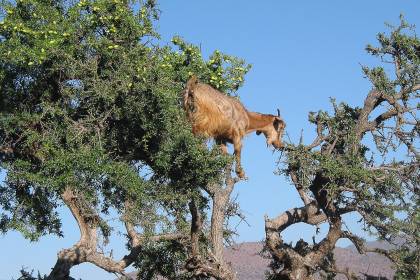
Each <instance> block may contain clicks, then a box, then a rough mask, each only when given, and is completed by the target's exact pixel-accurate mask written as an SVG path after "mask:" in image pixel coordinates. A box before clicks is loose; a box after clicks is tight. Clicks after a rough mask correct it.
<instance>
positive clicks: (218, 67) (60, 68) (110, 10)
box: [0, 0, 250, 240]
mask: <svg viewBox="0 0 420 280" xmlns="http://www.w3.org/2000/svg"><path fill="white" fill-rule="evenodd" d="M0 11H3V12H4V13H5V15H4V17H3V18H2V19H1V23H0V54H1V55H0V160H1V161H0V168H2V169H5V170H6V171H7V178H6V182H5V183H4V184H3V185H1V187H0V207H1V208H2V213H1V220H0V230H1V231H2V232H6V231H8V230H18V231H20V232H22V233H23V234H24V236H25V237H27V238H29V239H31V240H37V239H38V238H39V237H40V236H42V235H45V234H49V233H53V234H57V235H60V236H61V235H62V232H61V222H60V217H59V215H58V213H57V208H58V207H59V206H60V205H61V204H62V202H61V194H62V192H63V191H64V189H65V188H67V187H71V188H72V190H73V191H74V192H75V193H76V194H78V195H80V196H81V197H83V199H84V201H85V203H87V205H88V208H89V207H93V209H94V210H95V211H97V212H98V213H100V212H101V213H103V214H104V215H106V214H108V213H109V209H110V208H114V209H115V210H116V211H117V212H118V213H124V211H125V210H127V209H125V208H124V202H125V201H126V200H130V201H132V202H134V203H133V205H132V207H131V208H130V211H131V213H130V216H131V219H132V220H133V221H134V222H135V223H136V224H137V225H140V226H141V227H142V229H143V230H144V232H147V233H153V232H155V231H158V232H162V231H170V230H173V229H174V227H175V226H174V225H173V219H174V216H176V215H179V214H180V213H181V215H184V216H185V215H186V213H187V211H186V209H187V203H188V201H189V199H190V197H192V196H195V197H199V196H200V191H199V187H202V186H205V185H207V184H208V183H209V182H214V181H217V180H219V174H220V171H221V170H222V169H223V168H224V167H225V165H226V164H227V163H228V162H229V160H230V159H228V158H226V157H224V156H221V155H220V154H219V152H218V151H217V150H208V149H207V148H206V147H205V146H204V145H203V143H202V139H197V138H196V137H194V136H193V135H192V133H191V129H190V127H189V124H188V123H187V121H186V119H185V116H184V115H185V114H184V112H183V110H182V107H181V106H180V93H181V91H182V89H183V87H184V84H185V82H186V81H187V79H188V78H189V77H190V76H191V75H192V74H196V75H197V76H198V77H200V79H202V80H203V81H204V82H209V83H210V84H212V85H214V86H215V87H216V88H219V89H220V90H223V91H224V92H226V93H228V94H234V92H235V91H236V90H237V89H238V88H239V87H240V86H241V85H242V84H243V81H244V77H243V76H244V75H245V74H246V72H247V71H248V70H249V69H250V66H249V65H247V64H245V62H244V61H243V60H241V59H238V58H235V57H232V56H228V55H225V54H222V53H221V52H219V51H215V52H214V53H213V54H212V55H211V56H210V58H209V59H208V60H206V59H204V58H203V57H202V56H201V53H200V51H199V48H198V47H196V46H193V45H191V44H188V43H186V42H184V41H183V40H182V39H181V38H179V37H175V38H174V40H173V43H174V45H173V46H172V47H170V46H164V47H157V46H155V45H154V44H152V42H154V41H156V40H159V36H158V34H157V33H156V31H155V30H154V21H155V20H157V19H158V14H159V12H158V10H157V7H156V4H155V2H154V1H153V0H148V1H126V0H81V1H80V2H73V1H60V0H19V1H17V2H14V1H3V2H1V3H0ZM197 170H199V172H197ZM203 207H206V205H203ZM126 214H127V213H126ZM99 224H100V226H101V228H102V230H103V232H104V235H105V236H107V235H109V234H110V232H109V231H110V230H111V229H110V228H109V227H108V226H107V223H106V222H105V219H104V220H102V221H100V222H99ZM179 224H181V223H179ZM179 224H178V226H179ZM184 226H185V225H184Z"/></svg>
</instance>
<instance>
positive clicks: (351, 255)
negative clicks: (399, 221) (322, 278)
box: [225, 242, 395, 280]
mask: <svg viewBox="0 0 420 280" xmlns="http://www.w3.org/2000/svg"><path fill="white" fill-rule="evenodd" d="M367 246H368V247H371V248H383V249H387V248H389V246H388V245H387V244H386V243H384V242H368V243H367ZM262 248H263V244H262V243H260V242H246V243H241V244H237V245H235V246H232V247H230V248H228V249H226V255H225V256H226V260H227V261H228V262H230V263H231V264H232V267H233V269H234V270H235V271H236V273H237V275H238V279H239V280H257V279H258V280H260V279H264V273H265V271H266V270H268V264H269V262H270V261H269V260H268V259H264V258H263V257H261V256H260V254H259V252H261V250H262ZM334 255H335V258H336V263H337V266H338V268H346V267H348V268H349V269H350V271H352V272H354V273H357V274H358V275H359V276H361V277H362V276H364V275H370V276H376V277H378V279H379V277H382V278H380V279H381V280H385V279H389V280H390V279H392V278H393V277H394V272H395V271H394V270H393V269H392V263H391V262H390V261H389V260H388V259H387V258H385V257H384V256H381V255H378V254H375V253H368V254H366V255H360V254H359V253H358V252H357V250H356V248H354V247H353V246H350V247H347V248H336V249H335V250H334ZM336 279H337V280H341V279H346V278H345V277H344V276H337V277H336ZM362 279H363V277H362Z"/></svg>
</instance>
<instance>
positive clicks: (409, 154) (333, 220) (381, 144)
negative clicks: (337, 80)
mask: <svg viewBox="0 0 420 280" xmlns="http://www.w3.org/2000/svg"><path fill="white" fill-rule="evenodd" d="M389 27H390V28H391V31H390V33H389V34H384V33H380V34H378V36H377V39H378V41H379V44H378V46H371V45H368V46H367V47H366V50H367V52H368V53H370V54H372V55H374V56H376V57H378V58H379V59H380V60H381V61H382V62H383V63H384V64H385V68H383V67H375V68H368V67H363V72H364V74H365V75H366V77H367V78H368V79H369V80H370V81H371V83H372V90H370V92H369V93H368V94H367V96H366V98H365V100H364V103H363V105H362V106H361V107H351V106H349V105H348V104H345V103H340V104H337V103H336V102H335V100H332V105H333V110H332V112H327V111H318V112H317V113H310V114H309V121H310V122H311V123H312V124H314V125H315V127H316V134H317V136H316V138H315V139H314V140H313V142H312V143H311V144H304V143H303V140H301V142H300V143H298V144H289V145H288V147H287V148H286V149H285V151H284V153H283V157H282V158H281V159H282V161H283V162H282V167H281V168H280V172H281V173H282V174H284V175H286V176H288V178H290V181H291V183H292V185H293V186H294V187H295V188H296V191H297V192H298V193H299V195H300V198H301V200H302V203H303V206H301V207H297V208H293V209H290V210H287V211H285V212H284V213H282V214H281V215H279V216H277V217H275V218H272V219H268V218H266V222H265V231H266V248H267V250H268V252H269V253H270V254H271V256H272V262H271V272H270V274H269V276H268V278H269V279H273V280H274V279H293V280H303V279H314V275H315V274H316V273H321V275H325V277H333V276H334V275H335V274H338V273H340V274H344V275H345V276H347V278H348V279H353V278H356V277H357V275H354V274H352V273H351V272H349V271H348V270H346V269H339V268H338V267H336V265H335V263H334V255H333V249H334V248H335V245H336V242H337V241H338V240H339V239H341V238H345V239H348V240H350V241H351V242H352V243H353V244H354V245H355V247H356V248H357V250H358V251H359V253H361V254H364V253H365V252H368V251H372V250H371V249H367V248H365V246H364V241H363V239H362V238H360V237H358V236H357V235H355V234H354V233H352V232H351V231H350V230H349V229H348V228H347V227H346V226H345V220H344V218H343V215H344V214H347V213H356V214H353V217H354V216H359V217H360V221H359V222H360V225H361V226H362V227H363V229H364V230H365V231H368V232H370V233H371V234H375V235H376V236H378V237H379V238H380V239H383V240H387V241H389V242H391V243H393V242H394V243H395V242H397V241H398V242H397V243H398V244H397V245H398V247H397V249H396V250H392V251H385V250H379V249H375V250H373V251H375V252H377V253H381V254H385V255H386V256H387V257H388V258H390V259H391V260H392V261H393V262H394V264H395V266H396V268H397V271H398V272H397V277H401V279H415V278H416V277H417V276H418V275H419V271H420V267H419V264H420V263H419V261H420V257H419V245H420V239H419V235H418V229H419V226H420V224H419V217H420V212H419V209H418V204H419V194H420V193H419V183H420V182H419V178H420V177H419V163H418V160H419V157H420V152H419V144H420V142H419V132H420V124H419V121H418V116H417V113H418V110H419V92H420V40H419V39H418V37H416V34H415V31H414V28H413V27H411V26H409V25H408V24H407V23H406V22H405V21H404V19H403V17H401V23H400V25H399V26H398V27H392V26H389ZM390 69H392V70H390ZM297 223H305V224H308V225H314V226H315V225H320V224H323V223H326V224H328V226H329V228H328V232H327V234H326V236H325V237H323V238H322V239H321V240H320V241H319V242H316V241H315V239H314V240H313V241H312V242H306V241H304V240H300V241H298V242H297V243H296V244H295V245H293V244H286V243H285V242H284V241H283V239H282V236H281V233H282V232H283V231H284V230H285V229H288V228H289V227H291V226H293V225H294V224H297ZM312 243H313V244H312ZM329 279H332V278H329Z"/></svg>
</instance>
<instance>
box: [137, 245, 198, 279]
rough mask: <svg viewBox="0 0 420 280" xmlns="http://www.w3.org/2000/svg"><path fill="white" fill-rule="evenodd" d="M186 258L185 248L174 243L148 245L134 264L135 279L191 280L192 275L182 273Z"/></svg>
mask: <svg viewBox="0 0 420 280" xmlns="http://www.w3.org/2000/svg"><path fill="white" fill-rule="evenodd" d="M187 257H188V255H187V252H186V251H185V247H184V246H182V245H180V244H178V243H176V242H161V243H159V244H156V243H151V244H148V245H146V246H144V247H143V248H142V252H141V253H140V255H139V258H138V262H137V263H136V268H137V269H138V271H137V279H142V280H143V279H144V280H154V279H159V278H160V277H165V278H167V279H180V280H182V279H192V275H190V274H188V273H185V271H183V270H184V265H185V262H186V260H187Z"/></svg>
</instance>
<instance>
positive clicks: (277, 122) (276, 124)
mask: <svg viewBox="0 0 420 280" xmlns="http://www.w3.org/2000/svg"><path fill="white" fill-rule="evenodd" d="M273 125H274V128H275V129H276V130H278V129H279V127H282V128H285V127H286V123H285V122H284V121H283V120H282V119H281V118H279V117H276V118H275V119H274V122H273Z"/></svg>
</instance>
